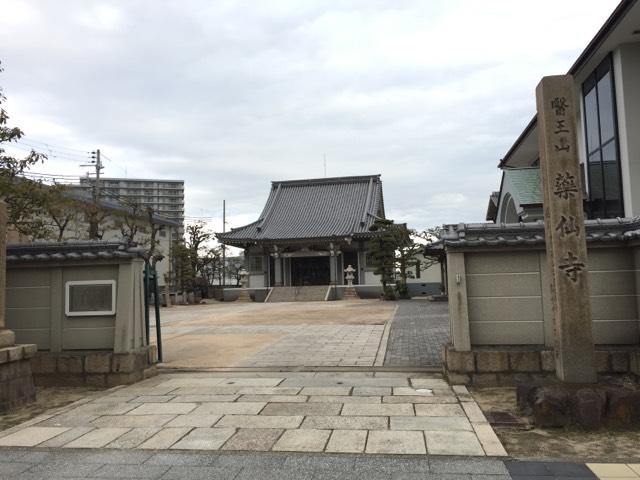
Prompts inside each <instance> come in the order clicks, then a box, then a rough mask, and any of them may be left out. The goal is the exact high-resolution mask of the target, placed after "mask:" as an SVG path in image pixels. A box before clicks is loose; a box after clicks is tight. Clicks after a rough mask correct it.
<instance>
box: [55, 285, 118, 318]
mask: <svg viewBox="0 0 640 480" xmlns="http://www.w3.org/2000/svg"><path fill="white" fill-rule="evenodd" d="M115 313H116V281H115V280H79V281H73V282H67V283H66V285H65V314H66V315H67V316H68V317H87V316H95V315H115Z"/></svg>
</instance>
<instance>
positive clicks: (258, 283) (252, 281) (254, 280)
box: [249, 273, 265, 288]
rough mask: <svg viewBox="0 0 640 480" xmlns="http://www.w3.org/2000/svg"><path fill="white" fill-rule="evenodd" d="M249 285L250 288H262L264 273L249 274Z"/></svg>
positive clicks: (263, 285)
mask: <svg viewBox="0 0 640 480" xmlns="http://www.w3.org/2000/svg"><path fill="white" fill-rule="evenodd" d="M249 287H250V288H264V287H265V284H264V274H263V273H256V274H253V275H249Z"/></svg>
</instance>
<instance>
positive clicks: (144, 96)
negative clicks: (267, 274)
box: [0, 0, 617, 230]
mask: <svg viewBox="0 0 640 480" xmlns="http://www.w3.org/2000/svg"><path fill="white" fill-rule="evenodd" d="M616 4H617V1H616V0H588V1H587V0H561V1H558V0H537V1H535V2H523V1H513V0H483V1H477V0H466V1H462V0H461V1H455V0H446V1H444V0H443V1H438V0H386V1H382V0H345V1H337V0H336V1H327V0H314V1H311V0H309V1H306V0H283V1H276V0H274V1H267V0H263V1H260V0H252V1H248V0H247V1H228V0H180V1H173V2H169V1H157V0H156V1H153V0H146V1H142V0H139V1H136V0H126V1H125V0H120V1H111V2H109V1H90V0H55V1H46V0H31V1H18V0H0V60H1V61H2V63H3V66H4V68H5V72H4V73H2V74H1V75H0V86H2V87H3V88H4V91H5V94H6V95H7V97H8V102H7V103H6V105H5V107H6V109H7V110H8V112H9V115H10V116H11V123H12V125H17V126H19V127H21V128H22V129H23V130H24V131H25V133H26V136H25V142H31V143H32V144H35V145H40V146H42V147H43V148H42V151H43V152H44V153H47V148H46V147H44V146H43V145H42V144H41V143H36V142H44V143H48V144H52V145H55V146H56V149H55V150H53V151H52V152H50V153H51V155H50V158H49V160H48V161H47V162H46V163H45V164H44V165H41V166H38V167H37V170H36V169H34V170H36V171H38V172H47V173H55V174H66V175H80V174H82V173H83V172H84V171H86V169H84V168H81V167H80V166H79V164H80V163H81V156H82V153H81V152H82V151H86V150H92V149H94V148H96V147H98V148H101V150H102V151H103V152H104V154H106V156H107V157H108V158H109V159H111V160H110V161H105V166H106V171H105V174H106V175H107V176H124V175H125V173H126V175H127V176H129V177H144V178H149V177H157V178H177V179H184V180H185V183H186V212H187V215H189V216H193V217H211V219H212V227H213V228H215V229H216V230H219V229H220V228H221V220H220V217H221V214H222V200H223V199H226V200H227V207H228V222H229V226H231V227H238V226H240V225H242V224H245V223H248V222H251V221H254V220H255V219H256V218H257V216H258V214H259V213H260V211H261V209H262V206H263V204H264V201H265V200H266V198H267V195H268V191H269V188H270V181H271V180H285V179H297V178H315V177H322V176H324V166H323V158H324V156H326V174H327V176H342V175H367V174H376V173H380V174H382V180H383V185H384V195H385V207H386V212H387V216H388V217H390V218H393V219H395V220H396V221H398V222H407V223H408V224H409V226H411V227H414V228H419V229H422V228H425V227H428V226H434V225H440V224H443V223H457V222H461V221H483V220H484V215H485V212H486V206H487V201H488V196H489V193H490V192H491V191H492V190H496V189H498V187H499V170H498V169H497V168H496V165H497V163H498V161H499V159H500V158H501V157H502V156H503V155H504V154H505V153H506V151H507V150H508V148H509V147H510V146H511V144H512V143H513V142H514V140H515V138H516V137H517V136H518V134H519V133H520V132H521V131H522V129H523V128H524V126H525V125H526V124H527V122H528V121H529V120H530V119H531V117H532V115H533V113H534V108H535V98H534V89H535V86H536V84H537V82H538V81H539V79H540V77H542V76H543V75H551V74H560V73H565V72H566V71H567V70H568V68H569V66H570V65H571V64H572V63H573V61H574V60H575V59H576V57H577V56H578V55H579V53H580V52H581V51H582V50H583V49H584V47H585V46H586V45H587V43H588V42H589V40H590V39H591V38H592V37H593V36H594V34H595V33H596V31H597V30H598V28H599V27H600V26H601V25H602V23H603V22H604V21H605V20H606V18H607V17H608V15H609V14H610V13H611V12H612V11H613V9H614V8H615V5H616ZM62 147H64V148H62ZM70 149H77V150H78V151H76V150H70ZM61 152H64V154H61Z"/></svg>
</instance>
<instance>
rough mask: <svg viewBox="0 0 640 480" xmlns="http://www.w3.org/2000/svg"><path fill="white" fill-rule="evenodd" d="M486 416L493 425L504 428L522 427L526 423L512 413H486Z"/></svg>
mask: <svg viewBox="0 0 640 480" xmlns="http://www.w3.org/2000/svg"><path fill="white" fill-rule="evenodd" d="M485 416H486V417H487V420H489V423H490V424H491V425H496V426H502V427H521V426H523V425H524V424H525V423H524V422H523V421H522V420H521V419H520V418H518V417H517V416H516V415H515V414H513V413H511V412H486V413H485Z"/></svg>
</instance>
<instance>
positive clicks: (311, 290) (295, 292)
mask: <svg viewBox="0 0 640 480" xmlns="http://www.w3.org/2000/svg"><path fill="white" fill-rule="evenodd" d="M329 288H330V287H329V286H328V285H314V286H308V287H273V290H272V291H271V293H270V294H269V296H268V297H267V300H266V301H267V302H269V303H273V302H324V301H325V300H326V299H327V292H328V291H329Z"/></svg>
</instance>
